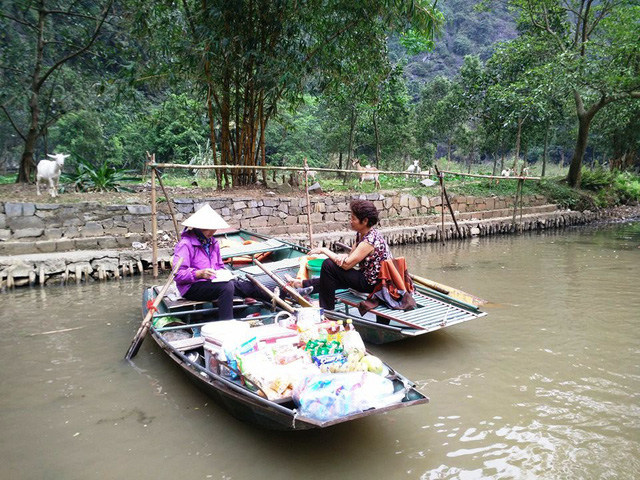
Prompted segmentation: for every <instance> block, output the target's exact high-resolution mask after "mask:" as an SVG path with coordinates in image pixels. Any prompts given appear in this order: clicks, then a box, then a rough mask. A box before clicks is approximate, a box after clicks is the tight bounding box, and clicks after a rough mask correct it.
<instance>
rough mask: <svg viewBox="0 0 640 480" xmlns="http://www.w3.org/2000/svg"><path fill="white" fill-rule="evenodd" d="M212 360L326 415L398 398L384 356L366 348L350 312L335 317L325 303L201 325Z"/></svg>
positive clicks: (209, 363)
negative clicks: (275, 316) (270, 319)
mask: <svg viewBox="0 0 640 480" xmlns="http://www.w3.org/2000/svg"><path fill="white" fill-rule="evenodd" d="M201 333H202V336H203V337H204V339H205V361H206V368H207V369H208V370H211V371H212V372H215V373H218V374H220V375H222V376H224V377H226V378H228V379H230V380H233V381H240V382H243V383H244V384H245V386H246V387H247V388H249V389H252V390H254V391H255V392H256V393H257V394H258V395H261V396H264V397H266V398H268V399H269V400H271V401H275V402H279V403H282V402H288V401H292V400H293V401H294V402H295V403H296V406H297V407H298V410H299V412H300V413H301V414H303V415H306V416H309V417H311V418H315V419H317V420H321V421H327V420H331V419H333V418H338V417H340V416H344V415H348V414H352V413H357V412H361V411H364V410H366V409H369V408H376V407H382V406H385V405H388V404H390V403H394V402H396V401H399V400H400V399H401V398H402V397H403V395H404V391H403V390H401V391H399V392H394V385H393V382H392V381H391V380H389V379H387V378H385V376H386V375H388V374H389V370H388V369H387V367H386V366H385V365H384V364H383V363H382V361H381V360H380V359H379V358H377V357H375V356H373V355H369V354H367V353H366V350H365V347H364V343H363V342H362V338H361V337H360V334H359V333H358V332H357V331H356V330H355V328H354V327H353V324H352V323H351V320H347V323H346V324H343V322H342V321H338V322H329V321H325V320H324V318H323V317H322V314H321V310H319V309H300V310H299V311H298V314H297V315H296V316H295V317H290V318H287V319H284V320H281V321H280V322H278V323H275V324H273V325H261V326H255V327H253V328H250V326H249V324H248V323H246V322H240V321H236V320H229V321H224V322H213V323H211V324H208V325H205V326H204V327H202V332H201Z"/></svg>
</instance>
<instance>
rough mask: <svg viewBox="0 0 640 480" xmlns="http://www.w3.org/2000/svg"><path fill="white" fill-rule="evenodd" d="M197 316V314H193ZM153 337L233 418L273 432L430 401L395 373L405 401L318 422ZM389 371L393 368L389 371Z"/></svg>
mask: <svg viewBox="0 0 640 480" xmlns="http://www.w3.org/2000/svg"><path fill="white" fill-rule="evenodd" d="M155 295H156V293H155V290H154V288H153V287H150V288H147V289H145V291H144V294H143V301H142V313H143V316H144V315H146V313H147V308H148V307H147V305H148V302H149V300H153V299H154V298H155ZM194 312H195V313H197V311H194ZM158 313H159V314H163V313H166V307H165V306H164V304H163V303H162V302H161V303H160V305H159V306H158ZM149 332H150V334H151V337H152V338H153V339H154V341H155V342H156V344H157V345H158V346H159V347H160V349H162V351H163V352H164V353H166V354H167V357H168V358H170V359H171V360H172V361H173V362H174V363H175V364H176V365H177V366H178V368H180V370H181V371H182V372H183V373H184V374H185V375H186V376H187V378H188V380H189V381H190V382H191V383H193V384H195V385H196V387H197V388H199V389H200V390H201V391H202V392H204V393H205V394H206V395H208V396H209V397H210V398H212V399H213V400H214V401H215V402H216V403H217V404H219V405H220V406H222V407H223V408H225V409H226V410H227V411H228V412H229V413H230V414H231V415H233V416H234V417H236V418H238V419H239V420H242V421H244V422H247V423H251V424H253V425H255V426H258V427H261V428H265V429H270V430H309V429H315V428H326V427H329V426H332V425H337V424H339V423H344V422H348V421H352V420H356V419H359V418H363V417H367V416H370V415H376V414H381V413H385V412H387V411H391V410H396V409H399V408H405V407H409V406H414V405H420V404H425V403H428V401H429V399H428V398H427V397H426V396H425V395H423V394H422V393H421V392H419V391H418V390H417V389H416V388H415V386H414V385H413V384H412V383H411V382H410V381H409V380H408V379H406V378H405V377H403V376H401V375H399V374H397V373H395V372H394V380H393V381H394V386H395V388H396V390H398V391H399V389H400V388H404V389H405V391H406V394H405V396H404V398H403V400H402V401H400V402H397V403H394V404H392V405H389V406H387V407H384V408H376V409H371V410H367V411H364V412H361V413H355V414H351V415H347V416H344V417H340V418H337V419H333V420H330V421H325V422H322V421H317V420H315V419H312V418H308V417H304V416H302V415H298V414H297V411H296V409H295V405H293V403H292V402H289V404H288V405H286V404H278V403H276V402H273V401H270V400H267V399H266V398H263V397H261V396H259V395H257V394H255V393H253V392H252V391H250V390H248V389H247V388H245V387H243V386H242V385H240V384H237V383H235V382H233V381H231V380H229V379H226V378H224V377H222V376H220V375H218V374H217V373H215V372H212V371H210V370H207V369H205V368H204V367H203V366H201V365H199V364H198V363H196V362H194V361H192V360H190V359H189V358H187V357H186V356H185V355H184V354H183V353H182V352H180V351H178V350H177V349H176V348H174V347H173V346H172V345H171V344H170V343H169V342H168V341H167V340H166V339H165V338H164V336H163V335H162V332H161V329H156V328H155V327H153V326H152V327H151V328H150V330H149ZM388 368H389V369H390V367H388Z"/></svg>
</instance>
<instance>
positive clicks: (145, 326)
mask: <svg viewBox="0 0 640 480" xmlns="http://www.w3.org/2000/svg"><path fill="white" fill-rule="evenodd" d="M182 261H183V258H182V257H180V259H178V263H176V265H175V266H174V267H173V270H172V271H171V273H170V274H169V278H168V279H167V283H165V284H164V285H163V287H162V289H161V290H160V292H159V293H158V296H157V297H156V298H155V300H154V301H153V306H152V307H150V308H149V309H148V311H147V314H146V315H145V317H144V319H143V320H142V323H141V324H140V328H138V331H137V332H136V335H135V337H133V341H132V342H131V346H130V347H129V350H127V354H126V355H125V356H124V358H126V359H127V360H131V359H132V358H133V357H135V356H136V354H137V353H138V350H140V345H142V342H143V341H144V337H145V335H146V334H147V331H148V330H149V325H151V319H152V318H153V312H155V311H156V309H157V308H158V305H160V302H161V301H162V299H163V298H164V296H165V294H166V293H167V290H169V287H170V286H171V282H173V279H174V278H175V276H176V273H178V269H179V268H180V265H182Z"/></svg>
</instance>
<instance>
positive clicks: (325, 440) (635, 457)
mask: <svg viewBox="0 0 640 480" xmlns="http://www.w3.org/2000/svg"><path fill="white" fill-rule="evenodd" d="M639 246H640V224H638V223H636V224H626V225H616V226H606V227H597V228H596V227H590V228H581V229H568V230H564V231H562V232H546V233H542V234H532V235H525V236H505V237H494V238H484V239H475V240H472V241H467V242H464V243H455V244H451V245H447V246H445V247H442V246H439V245H434V244H428V245H420V246H410V247H402V248H400V247H396V248H395V249H394V251H395V253H396V255H398V256H399V255H404V256H406V257H408V258H409V267H410V269H411V270H412V271H414V272H415V273H418V274H421V275H423V276H426V277H429V278H432V279H434V280H437V281H440V282H443V283H448V284H451V285H455V286H458V287H459V288H462V289H464V290H467V291H470V292H473V293H475V294H477V295H479V296H481V297H484V298H487V299H489V300H491V302H492V303H491V304H490V305H487V306H486V308H485V309H486V311H488V312H489V315H488V316H487V317H485V318H483V319H479V320H474V321H471V322H468V323H464V324H461V325H457V326H454V327H451V328H448V329H445V330H441V331H438V332H434V333H431V334H428V335H425V336H422V337H420V338H416V339H412V340H409V341H405V342H402V343H395V344H389V345H386V346H375V347H372V350H373V351H374V352H375V353H376V354H378V355H380V356H382V357H383V358H384V359H385V360H386V361H388V362H389V363H391V364H392V365H393V366H394V367H395V368H396V369H398V370H399V371H400V372H402V373H404V374H405V375H406V376H408V377H409V378H411V379H413V380H414V381H416V382H417V383H418V385H419V387H420V389H421V390H422V391H424V392H425V393H426V394H427V395H429V396H430V397H431V403H430V404H428V405H423V406H418V407H414V408H408V409H402V410H398V411H394V412H390V413H389V414H386V415H379V416H372V417H368V418H365V419H362V420H360V421H357V422H352V423H350V424H346V425H339V426H337V427H334V428H331V429H328V430H324V431H311V432H291V433H277V432H275V433H274V432H268V431H261V430H257V429H255V428H254V427H252V426H250V425H246V424H243V423H241V422H239V421H237V420H235V419H234V418H233V417H231V416H230V415H229V414H228V413H227V412H226V411H224V410H223V409H221V408H220V407H218V406H217V405H216V404H214V403H213V402H212V401H210V399H208V397H206V396H204V395H203V394H202V393H200V392H199V391H198V390H196V389H195V388H194V387H193V386H192V385H191V384H190V383H188V382H187V381H186V380H185V379H184V378H183V377H182V375H181V374H180V372H179V371H178V370H177V369H176V368H175V367H173V366H172V365H171V363H170V362H169V361H168V360H167V359H165V358H164V357H163V355H162V354H161V353H160V351H159V349H157V348H156V347H155V345H154V343H153V342H152V341H151V340H147V341H145V342H144V344H143V346H142V349H141V351H140V353H139V354H138V356H137V357H136V358H135V362H134V364H133V365H131V364H128V363H126V362H125V361H124V360H122V357H123V356H124V354H125V352H126V350H127V348H128V346H129V344H130V342H131V339H132V337H133V334H134V332H135V330H136V328H137V326H138V325H139V322H140V303H141V302H140V293H141V289H142V287H143V286H144V285H145V284H147V283H148V282H151V279H150V278H142V279H141V278H135V279H127V280H124V281H120V282H110V283H102V284H100V283H96V284H92V285H81V286H76V285H71V286H67V287H47V288H33V289H19V290H15V291H13V292H9V293H4V294H0V327H1V328H2V335H1V336H0V360H1V362H2V369H1V371H0V405H1V409H2V410H1V412H2V413H1V416H0V470H1V478H3V479H65V480H66V479H93V478H99V479H121V478H140V479H147V478H154V479H155V478H180V479H188V480H190V479H207V478H213V479H252V480H253V479H265V478H267V479H298V478H305V479H316V478H317V479H327V478H333V479H343V478H345V479H405V478H406V479H418V478H420V479H453V478H459V479H480V478H496V479H498V478H499V479H503V478H516V479H520V478H524V479H529V478H531V479H534V478H550V479H555V478H559V479H566V478H581V479H591V478H593V479H601V478H625V479H626V478H639V477H640V453H639V452H640V334H639V327H640V298H639V293H640V291H639V290H640V289H639V287H638V285H639V283H640V248H639ZM62 329H68V331H62V332H58V333H49V332H52V331H59V330H62Z"/></svg>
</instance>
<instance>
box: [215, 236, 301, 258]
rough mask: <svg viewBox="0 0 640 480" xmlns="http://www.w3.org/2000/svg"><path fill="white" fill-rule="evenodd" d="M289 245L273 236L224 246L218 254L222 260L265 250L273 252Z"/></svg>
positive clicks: (255, 253) (284, 248) (256, 253)
mask: <svg viewBox="0 0 640 480" xmlns="http://www.w3.org/2000/svg"><path fill="white" fill-rule="evenodd" d="M288 248H289V247H288V246H287V245H285V244H284V243H282V242H281V241H280V240H276V239H275V238H271V239H269V240H266V241H264V242H254V243H249V244H246V245H243V244H241V245H237V246H235V245H234V246H231V247H225V248H222V249H220V255H221V256H222V259H223V260H226V259H229V258H233V257H243V256H252V255H258V254H260V253H265V252H275V251H277V250H286V249H288Z"/></svg>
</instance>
